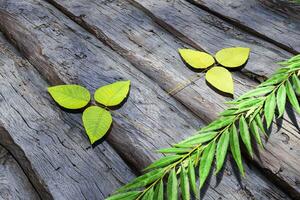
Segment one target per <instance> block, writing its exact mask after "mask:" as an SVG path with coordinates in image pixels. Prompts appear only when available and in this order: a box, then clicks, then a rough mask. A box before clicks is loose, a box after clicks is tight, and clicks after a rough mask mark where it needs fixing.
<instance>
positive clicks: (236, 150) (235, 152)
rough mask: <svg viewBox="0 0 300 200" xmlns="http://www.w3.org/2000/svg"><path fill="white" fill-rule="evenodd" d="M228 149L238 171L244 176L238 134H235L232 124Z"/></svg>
mask: <svg viewBox="0 0 300 200" xmlns="http://www.w3.org/2000/svg"><path fill="white" fill-rule="evenodd" d="M230 150H231V153H232V156H233V158H234V160H235V162H236V164H237V166H238V168H239V170H240V173H241V174H242V176H244V175H245V172H244V167H243V163H242V157H241V150H240V144H239V136H238V134H237V130H236V127H235V125H234V124H233V125H232V126H231V133H230Z"/></svg>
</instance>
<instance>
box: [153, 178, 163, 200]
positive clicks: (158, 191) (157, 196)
mask: <svg viewBox="0 0 300 200" xmlns="http://www.w3.org/2000/svg"><path fill="white" fill-rule="evenodd" d="M153 199H154V200H164V184H163V181H162V180H160V181H159V184H158V185H157V186H156V188H155V191H154V198H153Z"/></svg>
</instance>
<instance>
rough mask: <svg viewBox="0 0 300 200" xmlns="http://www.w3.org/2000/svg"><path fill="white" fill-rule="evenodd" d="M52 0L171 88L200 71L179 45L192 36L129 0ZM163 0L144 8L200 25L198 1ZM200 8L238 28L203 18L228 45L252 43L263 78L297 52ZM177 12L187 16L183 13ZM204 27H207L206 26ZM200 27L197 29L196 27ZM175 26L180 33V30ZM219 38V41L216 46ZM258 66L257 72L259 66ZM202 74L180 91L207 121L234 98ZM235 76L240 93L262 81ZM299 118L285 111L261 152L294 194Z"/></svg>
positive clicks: (207, 41) (207, 42)
mask: <svg viewBox="0 0 300 200" xmlns="http://www.w3.org/2000/svg"><path fill="white" fill-rule="evenodd" d="M51 2H52V3H53V4H54V5H56V6H57V7H58V8H59V9H60V10H62V11H63V12H65V13H66V14H67V15H68V16H70V17H71V18H72V19H74V20H75V21H77V22H78V23H79V24H80V25H82V26H83V27H85V28H86V29H87V30H89V31H90V32H92V33H93V34H94V35H96V36H97V37H98V38H99V39H100V40H101V41H103V42H105V43H106V44H108V45H109V46H110V47H111V48H113V49H114V50H116V51H117V52H118V53H119V54H121V55H122V56H123V57H125V58H126V59H127V60H129V61H130V62H131V63H132V64H133V65H134V66H135V67H136V68H138V69H139V70H141V71H142V72H143V73H144V74H146V75H147V76H148V77H150V78H151V79H152V80H154V81H155V82H157V83H158V84H159V85H160V87H161V88H163V89H164V90H165V91H171V90H172V89H173V88H175V87H176V85H178V84H180V83H182V82H188V79H189V78H190V77H191V76H192V75H194V74H195V73H194V72H192V71H191V70H189V69H188V68H186V67H185V66H184V65H183V64H182V61H181V60H180V58H179V56H178V53H177V49H178V48H183V47H188V48H191V46H190V45H193V44H192V43H191V42H189V41H188V38H187V37H186V40H185V41H187V43H184V42H182V41H180V40H179V39H177V38H176V37H174V36H172V35H170V34H169V33H168V32H166V31H165V30H163V29H162V28H161V27H159V26H158V25H157V24H156V23H155V22H153V21H152V20H151V18H149V17H147V16H145V14H144V13H142V12H141V11H139V10H138V9H137V8H134V7H133V6H131V5H130V4H129V3H128V2H124V1H114V2H107V1H102V2H99V1H93V0H91V1H88V2H86V1H84V2H83V1H80V0H79V1H78V0H76V1H75V0H71V1H62V0H51ZM156 2H157V1H156ZM162 2H164V3H161V2H159V3H152V2H150V1H145V2H144V1H140V2H139V3H141V4H140V5H138V6H139V7H140V8H141V9H144V10H145V9H147V12H148V14H149V15H150V16H151V17H152V18H154V19H155V20H157V21H158V20H159V17H162V18H163V20H159V21H158V23H160V24H161V25H162V26H163V27H166V26H171V25H173V24H170V25H169V24H168V25H165V24H162V23H165V22H169V21H170V22H173V21H172V20H174V21H176V23H175V22H174V28H178V27H177V24H182V26H181V25H178V26H179V28H181V27H183V26H186V27H187V26H197V28H198V29H200V26H198V24H196V22H195V24H191V23H190V22H188V20H190V19H191V18H192V20H191V22H193V19H195V20H196V19H198V18H197V17H198V10H199V9H197V8H196V7H195V6H190V5H189V4H188V3H185V2H183V5H182V4H178V5H176V4H171V3H167V2H165V1H162ZM175 5H176V6H175ZM184 5H186V6H184ZM143 6H144V7H143ZM172 6H174V7H175V8H173V7H172ZM189 6H190V7H189ZM164 8H165V9H166V10H167V8H168V9H169V10H170V13H168V12H169V11H167V13H166V14H165V15H164V14H162V13H163V11H161V12H159V9H164ZM172 9H174V10H172ZM179 10H180V11H181V12H183V13H185V14H187V16H189V18H188V17H186V18H187V19H186V18H184V15H185V14H178V15H176V12H177V11H178V12H179ZM181 12H179V13H181ZM200 14H201V17H202V19H203V18H204V17H203V16H205V19H209V18H211V21H215V22H216V24H221V23H222V24H224V26H225V25H226V26H228V27H231V28H232V32H234V34H228V33H227V32H225V31H224V30H221V31H220V30H219V32H216V30H214V29H215V28H214V27H213V24H212V23H211V24H210V23H208V21H205V20H204V21H201V22H199V21H197V22H198V23H202V24H203V27H204V28H207V29H209V30H211V31H212V33H214V34H217V35H218V37H217V38H218V40H219V39H220V38H223V39H224V41H223V42H221V41H218V42H221V43H222V44H223V45H237V44H238V43H240V44H242V46H251V48H252V53H251V57H250V60H249V62H248V63H247V66H246V68H245V69H244V71H246V72H247V71H250V73H251V74H254V73H258V72H260V74H259V76H257V75H256V76H255V77H256V78H257V79H260V76H261V75H262V74H265V75H263V77H264V78H265V77H267V76H270V74H271V73H273V72H274V70H275V69H276V68H278V67H279V66H277V65H276V64H274V61H276V60H282V59H284V58H285V57H288V55H289V56H290V55H291V54H289V53H288V52H286V51H284V50H282V49H280V48H278V47H276V46H275V45H273V44H270V43H268V42H265V41H263V40H261V39H259V38H255V37H253V36H251V35H249V34H247V33H244V32H241V31H239V30H236V29H235V28H234V27H232V26H230V25H229V24H227V23H226V22H224V21H222V20H220V19H218V18H216V17H214V16H212V15H210V14H209V13H207V12H205V11H204V13H200ZM176 17H177V18H179V17H181V18H180V19H177V18H176ZM99 19H103V20H99ZM203 27H202V28H201V31H203V30H204V28H203ZM180 30H185V29H180ZM194 30H195V32H197V29H196V28H195V29H194ZM171 32H172V33H174V31H171ZM174 34H176V33H174ZM200 36H201V41H200V42H198V44H196V40H195V42H194V43H195V44H196V46H198V48H201V47H202V44H203V45H204V46H209V47H210V48H211V49H213V50H214V52H216V51H217V48H218V47H219V48H221V45H220V44H217V43H216V42H213V41H212V38H213V37H212V36H211V35H209V34H207V35H205V36H203V34H202V35H200V34H199V37H200ZM214 36H215V35H214ZM235 36H238V37H235ZM183 40H184V39H183ZM224 43H225V44H224ZM216 44H217V45H218V47H215V46H214V45H216ZM266 66H268V67H266ZM253 68H254V69H255V70H256V72H255V71H253ZM246 75H247V74H246ZM200 76H203V75H200ZM264 78H263V79H264ZM198 79H199V78H197V79H196V81H194V83H193V84H191V85H190V84H189V85H188V87H185V88H184V89H183V90H180V92H178V93H176V94H175V95H174V97H175V98H176V99H177V100H178V101H180V102H182V103H183V104H184V105H185V106H187V107H188V108H189V109H190V110H191V111H192V112H194V113H195V114H196V115H197V116H199V117H200V118H202V119H203V120H204V121H207V122H210V121H212V120H214V119H215V118H216V117H217V115H218V113H219V112H220V111H222V110H223V109H224V108H226V105H225V104H223V103H220V102H225V101H226V100H228V98H224V97H222V96H220V95H218V94H216V93H214V92H212V91H211V90H210V89H208V88H207V86H206V83H205V80H204V79H203V78H200V79H199V80H198ZM166 80H167V81H166ZM234 80H235V95H240V94H242V93H244V92H246V91H248V90H250V89H251V88H253V87H254V86H256V85H257V82H255V81H253V80H251V79H250V78H248V77H247V76H245V75H244V74H241V73H239V72H235V73H234ZM289 113H291V112H289ZM295 121H299V117H297V116H296V119H295V120H294V122H295ZM276 123H277V126H282V127H283V128H282V129H276V128H275V127H276V125H275V124H276ZM294 124H295V123H293V122H292V120H291V119H290V117H288V116H287V115H285V119H284V121H282V122H279V121H278V122H275V123H274V128H273V129H272V130H270V132H271V137H270V139H269V140H268V143H267V145H266V150H259V157H256V158H255V161H256V163H257V164H258V165H259V166H260V167H261V168H262V169H263V171H264V173H268V177H270V175H272V177H273V178H274V179H275V180H276V181H277V183H279V184H280V185H281V186H283V188H285V189H286V190H288V191H290V193H291V194H292V195H294V196H298V195H299V192H298V191H299V185H298V180H299V177H300V171H299V170H298V169H297V165H298V164H297V160H299V158H300V154H299V152H300V151H299V150H300V149H299V134H298V133H299V129H298V128H297V127H295V126H294ZM287 138H288V140H287ZM283 152H284V153H283ZM281 161H284V162H281Z"/></svg>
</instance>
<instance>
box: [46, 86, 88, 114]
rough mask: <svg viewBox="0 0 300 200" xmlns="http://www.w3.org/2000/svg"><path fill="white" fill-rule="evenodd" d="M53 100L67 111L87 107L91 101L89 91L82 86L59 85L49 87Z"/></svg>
mask: <svg viewBox="0 0 300 200" xmlns="http://www.w3.org/2000/svg"><path fill="white" fill-rule="evenodd" d="M48 92H49V93H50V94H51V96H52V98H53V99H54V100H55V101H56V102H57V103H58V104H59V105H60V106H62V107H64V108H67V109H80V108H83V107H84V106H86V105H87V104H88V103H89V102H90V99H91V96H90V93H89V91H88V90H87V89H85V88H84V87H82V86H80V85H57V86H53V87H48Z"/></svg>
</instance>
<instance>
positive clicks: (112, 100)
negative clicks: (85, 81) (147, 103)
mask: <svg viewBox="0 0 300 200" xmlns="http://www.w3.org/2000/svg"><path fill="white" fill-rule="evenodd" d="M129 87H130V81H117V82H115V83H112V84H109V85H105V86H103V87H100V88H99V89H97V90H96V92H95V100H96V101H97V102H98V103H100V104H102V105H105V106H117V105H119V104H120V103H122V101H123V100H124V99H125V98H126V96H127V95H128V92H129Z"/></svg>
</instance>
